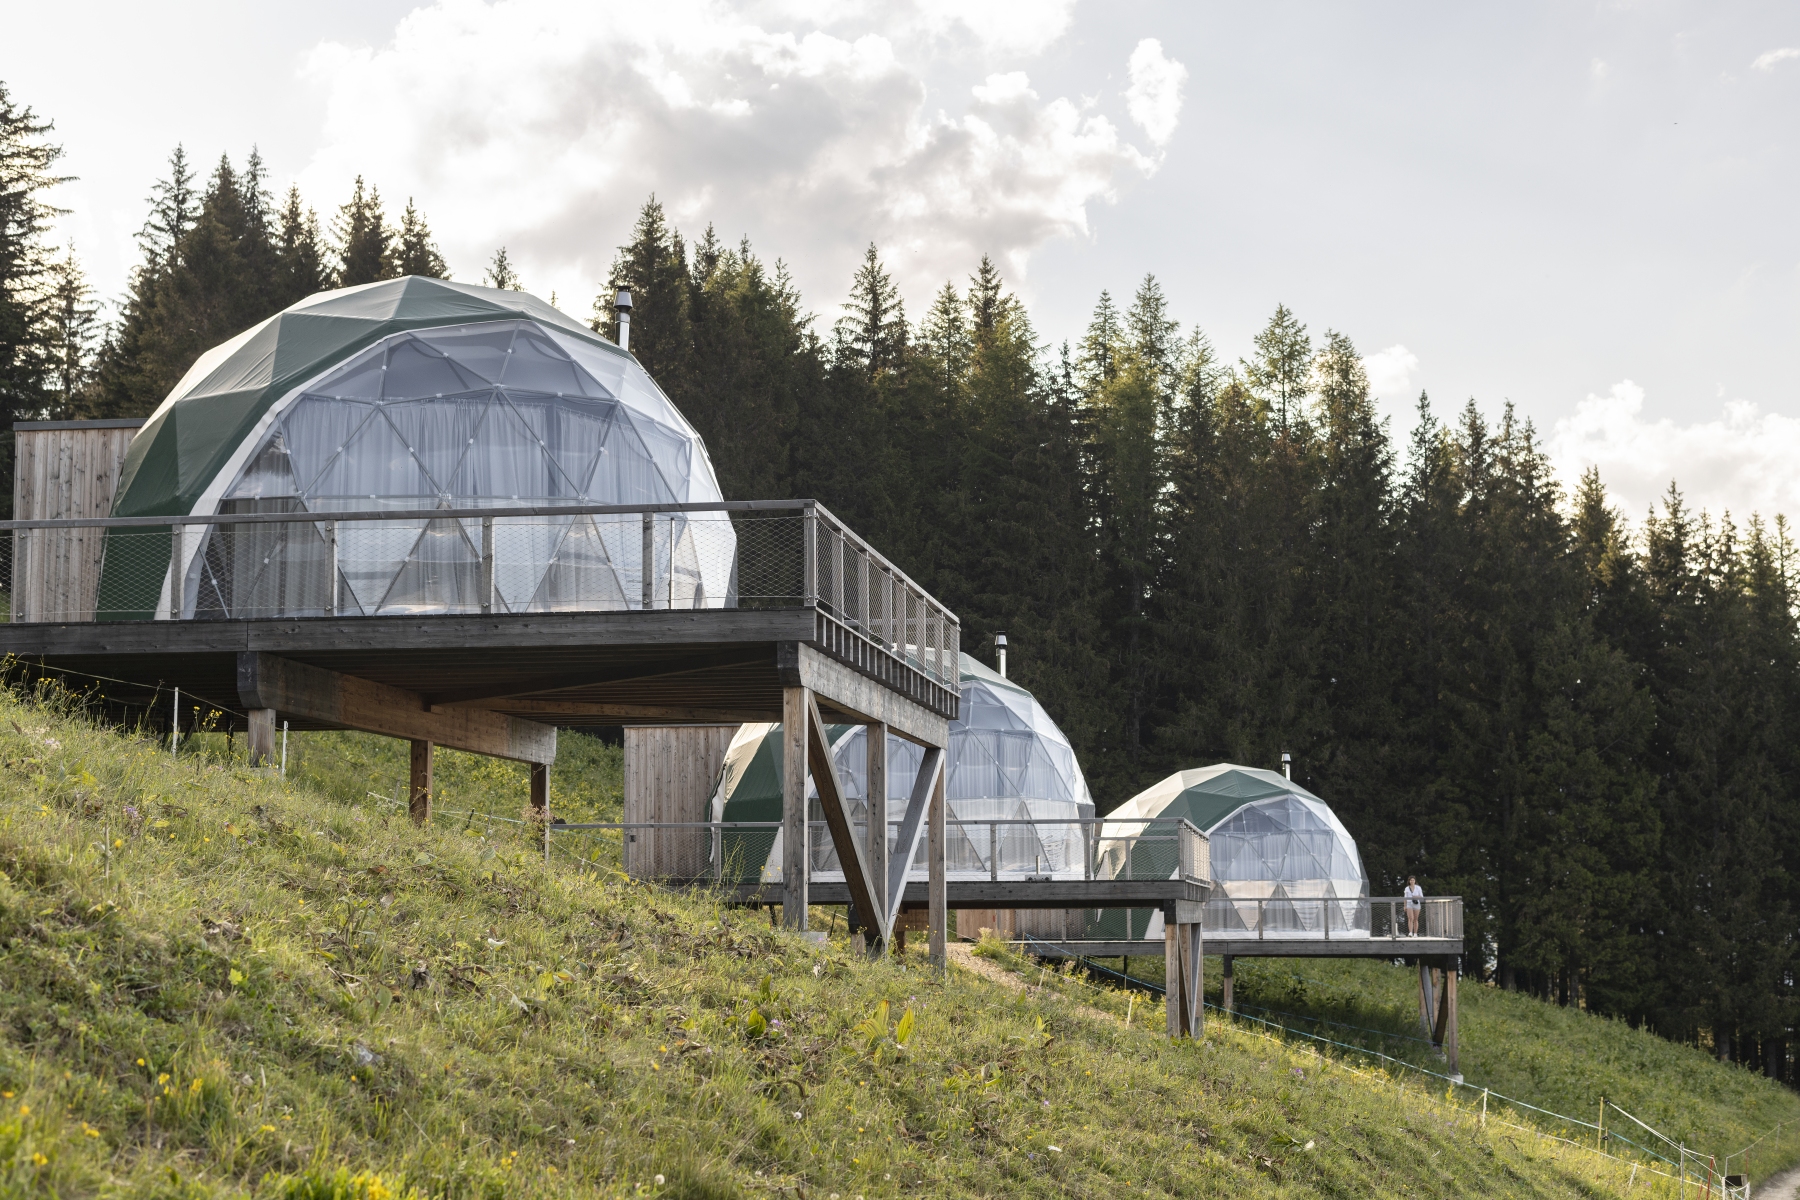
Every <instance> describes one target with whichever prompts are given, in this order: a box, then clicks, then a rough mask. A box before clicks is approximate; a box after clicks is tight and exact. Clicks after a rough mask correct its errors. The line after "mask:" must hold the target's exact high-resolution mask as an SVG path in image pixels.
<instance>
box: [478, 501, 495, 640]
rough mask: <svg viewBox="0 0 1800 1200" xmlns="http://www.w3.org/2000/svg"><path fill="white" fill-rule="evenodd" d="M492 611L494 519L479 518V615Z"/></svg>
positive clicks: (485, 614)
mask: <svg viewBox="0 0 1800 1200" xmlns="http://www.w3.org/2000/svg"><path fill="white" fill-rule="evenodd" d="M493 611H494V518H492V517H483V518H481V615H482V616H484V617H485V616H487V615H488V614H489V613H491V612H493Z"/></svg>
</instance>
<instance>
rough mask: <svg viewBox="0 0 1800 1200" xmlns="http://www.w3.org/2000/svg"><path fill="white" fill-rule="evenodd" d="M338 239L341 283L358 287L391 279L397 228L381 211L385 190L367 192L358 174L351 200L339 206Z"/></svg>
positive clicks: (369, 189) (341, 284) (336, 226)
mask: <svg viewBox="0 0 1800 1200" xmlns="http://www.w3.org/2000/svg"><path fill="white" fill-rule="evenodd" d="M332 232H333V234H334V235H335V236H336V238H337V246H336V252H337V280H336V283H337V286H338V287H355V286H357V285H358V284H363V283H374V282H375V281H376V280H379V279H388V278H391V275H390V272H391V270H392V261H391V259H392V256H393V240H394V235H393V231H392V230H390V229H389V228H388V227H387V224H386V220H385V218H384V217H383V216H382V212H381V192H380V191H379V190H377V189H375V188H368V189H367V190H366V191H365V189H364V185H363V177H362V176H361V175H358V176H357V177H356V186H355V189H354V190H353V191H352V192H351V193H350V199H349V201H348V202H347V203H345V204H344V205H343V207H341V208H339V209H338V215H337V220H336V221H334V222H333V223H332Z"/></svg>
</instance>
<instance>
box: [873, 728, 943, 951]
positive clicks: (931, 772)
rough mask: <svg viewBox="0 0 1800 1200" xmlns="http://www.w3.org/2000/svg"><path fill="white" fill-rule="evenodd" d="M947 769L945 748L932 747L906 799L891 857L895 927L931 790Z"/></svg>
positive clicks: (890, 909)
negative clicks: (904, 811)
mask: <svg viewBox="0 0 1800 1200" xmlns="http://www.w3.org/2000/svg"><path fill="white" fill-rule="evenodd" d="M943 769H944V752H943V751H942V750H941V749H938V748H936V747H933V748H932V749H929V750H927V751H925V757H924V759H923V761H921V762H920V763H919V777H918V778H917V779H915V780H914V781H913V790H912V795H911V796H909V797H908V798H907V801H906V815H905V816H904V817H902V818H901V819H900V837H899V838H898V840H897V841H896V842H895V844H894V852H893V854H892V855H891V856H889V858H888V878H887V905H886V911H887V920H888V927H889V928H892V927H893V924H894V922H895V921H898V920H899V919H900V901H901V898H902V897H904V896H905V895H906V873H907V872H908V871H910V870H911V869H912V865H913V859H915V858H917V857H918V854H919V840H920V839H921V838H923V837H924V836H925V818H926V816H927V815H928V814H929V813H930V811H931V792H932V789H933V788H935V787H936V786H937V779H938V774H939V772H941V771H942V770H943Z"/></svg>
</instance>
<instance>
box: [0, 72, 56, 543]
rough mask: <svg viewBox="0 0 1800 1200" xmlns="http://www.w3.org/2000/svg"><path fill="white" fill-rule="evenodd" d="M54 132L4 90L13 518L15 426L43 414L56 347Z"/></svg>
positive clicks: (3, 430) (2, 414)
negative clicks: (50, 239) (51, 240)
mask: <svg viewBox="0 0 1800 1200" xmlns="http://www.w3.org/2000/svg"><path fill="white" fill-rule="evenodd" d="M51 128H52V125H51V123H50V122H49V121H44V120H40V119H39V118H38V116H37V114H36V113H34V112H32V111H31V109H30V108H28V107H26V106H24V105H20V104H17V103H15V102H14V101H13V99H12V96H11V95H10V94H9V93H8V92H7V90H6V86H5V85H4V84H0V488H3V489H4V497H3V498H0V505H4V506H5V508H4V511H5V512H6V513H7V515H8V516H10V515H11V514H12V494H13V482H12V481H13V466H12V464H13V457H12V424H13V422H14V421H16V420H19V419H20V418H23V417H30V416H34V415H37V414H40V413H42V412H43V411H44V410H45V408H46V405H47V404H48V403H49V402H50V400H51V395H50V391H49V388H50V386H51V383H52V372H53V370H54V357H55V351H56V347H55V345H54V339H55V308H56V290H57V288H56V279H55V264H54V260H53V258H52V256H51V252H50V250H49V247H48V246H47V245H46V242H45V234H46V233H47V232H48V229H49V223H50V220H51V218H52V217H54V216H55V215H56V214H57V212H58V211H59V210H57V209H56V208H55V207H54V206H52V205H51V203H50V201H49V198H48V195H47V193H48V192H49V191H50V189H52V188H54V187H55V186H56V185H57V184H59V183H63V182H65V181H66V179H67V177H66V176H59V175H57V174H55V173H54V168H55V166H56V162H57V160H58V159H59V158H61V157H62V147H60V146H58V145H56V144H55V143H53V142H51V141H49V140H48V138H47V136H46V135H48V134H49V132H50V131H51Z"/></svg>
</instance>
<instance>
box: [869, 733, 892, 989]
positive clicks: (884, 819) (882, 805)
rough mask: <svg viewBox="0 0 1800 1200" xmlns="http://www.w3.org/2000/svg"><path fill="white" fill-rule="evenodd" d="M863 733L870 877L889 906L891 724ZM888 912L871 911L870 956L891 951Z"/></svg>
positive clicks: (884, 905) (881, 898)
mask: <svg viewBox="0 0 1800 1200" xmlns="http://www.w3.org/2000/svg"><path fill="white" fill-rule="evenodd" d="M863 736H864V737H865V738H866V739H867V741H868V745H867V747H866V751H867V753H866V754H865V755H864V763H865V767H866V769H865V772H864V774H865V775H866V776H867V778H868V784H867V786H866V787H865V788H864V791H865V792H866V793H867V800H868V827H867V841H868V850H869V852H868V864H869V878H870V879H871V880H873V881H874V883H875V887H876V889H877V890H878V891H879V892H880V893H881V897H880V903H881V906H882V907H883V908H884V909H885V908H886V907H887V902H888V898H889V896H890V895H891V893H890V891H889V890H888V779H887V725H886V724H884V723H882V722H880V721H877V722H876V723H875V724H873V725H867V726H864V727H863ZM886 915H887V914H886V913H885V912H883V913H879V914H877V913H868V914H866V916H865V917H864V920H863V924H864V925H866V926H868V928H869V930H870V933H869V953H870V956H871V957H873V956H878V955H880V954H882V953H884V952H885V951H886V950H887V945H886V940H885V939H884V938H883V937H882V936H881V925H882V918H883V917H885V916H886Z"/></svg>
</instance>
